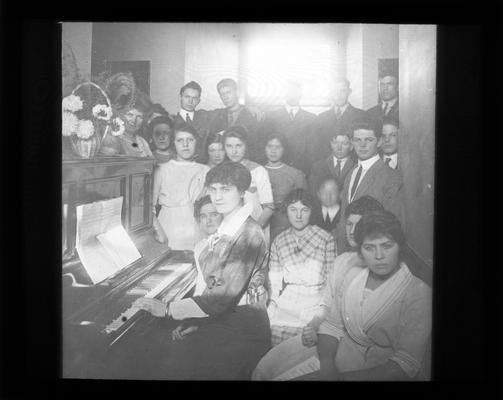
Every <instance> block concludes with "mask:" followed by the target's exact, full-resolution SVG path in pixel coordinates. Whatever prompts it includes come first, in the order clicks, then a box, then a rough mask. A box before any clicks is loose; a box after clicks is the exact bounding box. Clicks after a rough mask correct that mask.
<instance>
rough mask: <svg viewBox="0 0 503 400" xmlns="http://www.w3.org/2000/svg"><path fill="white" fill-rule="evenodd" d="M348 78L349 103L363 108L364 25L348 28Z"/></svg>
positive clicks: (350, 25)
mask: <svg viewBox="0 0 503 400" xmlns="http://www.w3.org/2000/svg"><path fill="white" fill-rule="evenodd" d="M346 78H347V79H348V80H349V82H350V83H351V96H350V97H349V102H350V103H351V104H352V105H353V106H355V107H357V108H361V107H362V104H363V89H362V85H363V25H362V24H349V25H347V26H346Z"/></svg>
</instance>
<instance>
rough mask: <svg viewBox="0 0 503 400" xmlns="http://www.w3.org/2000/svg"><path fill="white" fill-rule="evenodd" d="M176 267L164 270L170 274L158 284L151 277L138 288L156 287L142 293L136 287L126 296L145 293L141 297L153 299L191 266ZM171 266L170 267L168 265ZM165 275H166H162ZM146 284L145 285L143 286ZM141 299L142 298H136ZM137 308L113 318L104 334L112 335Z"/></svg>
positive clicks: (179, 265)
mask: <svg viewBox="0 0 503 400" xmlns="http://www.w3.org/2000/svg"><path fill="white" fill-rule="evenodd" d="M173 265H175V266H177V267H178V268H165V269H164V270H169V271H170V273H169V274H167V276H165V277H164V278H163V279H162V280H161V281H160V282H159V279H158V278H157V279H155V278H154V276H153V275H150V276H148V277H147V278H146V279H144V280H143V281H142V282H141V283H140V285H139V286H143V287H144V286H147V287H152V286H153V285H154V284H155V283H156V282H158V284H157V285H156V286H153V288H152V289H151V290H147V291H144V290H142V289H140V290H138V286H136V287H134V288H131V289H130V290H129V291H128V292H127V293H128V294H136V293H141V294H143V293H146V294H144V296H143V297H146V298H154V297H155V296H157V295H158V294H159V293H161V292H162V291H163V289H165V288H166V287H167V286H168V285H169V284H170V283H172V282H174V281H175V280H176V279H177V278H178V277H179V276H180V275H181V274H183V273H185V272H186V271H187V269H188V267H192V265H191V264H187V263H185V264H173ZM181 265H184V266H185V268H182V267H181ZM170 266H171V265H170ZM163 275H166V274H163ZM145 284H146V285H145ZM139 297H142V296H138V298H139ZM139 310H140V309H139V308H136V307H132V306H131V307H129V308H127V309H126V310H125V311H123V312H122V313H121V314H120V315H119V316H118V317H117V318H115V319H114V320H113V321H112V322H111V323H109V324H108V325H106V327H105V329H104V330H105V332H106V333H108V334H109V333H112V332H114V331H116V330H117V329H119V328H120V327H121V326H122V325H124V324H125V323H126V322H127V321H128V320H129V319H130V318H132V317H133V316H134V315H136V314H137V312H138V311H139Z"/></svg>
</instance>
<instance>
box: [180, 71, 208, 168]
mask: <svg viewBox="0 0 503 400" xmlns="http://www.w3.org/2000/svg"><path fill="white" fill-rule="evenodd" d="M201 93H202V88H201V86H200V85H199V83H197V82H195V81H190V82H189V83H187V84H185V85H183V86H182V87H181V89H180V110H179V111H178V112H177V113H176V115H174V116H173V122H174V123H175V125H177V124H180V123H182V122H186V123H188V124H190V125H192V126H193V127H194V128H195V129H196V131H197V133H198V135H199V140H198V141H197V147H196V160H197V161H201V162H202V161H204V154H205V151H204V142H205V139H206V136H208V133H209V132H210V131H211V121H212V120H213V118H214V117H215V113H214V112H212V111H207V110H196V107H197V106H198V104H199V102H200V101H201Z"/></svg>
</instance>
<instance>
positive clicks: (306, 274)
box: [268, 225, 335, 346]
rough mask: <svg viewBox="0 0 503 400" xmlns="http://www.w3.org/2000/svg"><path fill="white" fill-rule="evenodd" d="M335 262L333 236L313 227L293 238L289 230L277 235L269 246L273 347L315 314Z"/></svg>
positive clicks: (291, 231)
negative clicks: (272, 302) (299, 236)
mask: <svg viewBox="0 0 503 400" xmlns="http://www.w3.org/2000/svg"><path fill="white" fill-rule="evenodd" d="M334 259H335V242H334V239H333V236H332V235H331V234H329V233H328V232H326V231H324V230H323V229H321V228H319V227H318V226H315V225H309V226H308V227H307V228H306V232H305V234H304V236H302V237H301V238H297V236H296V235H295V234H294V233H293V228H289V229H287V230H285V231H283V232H281V233H280V234H279V235H278V236H277V237H276V239H275V240H274V242H273V243H272V245H271V250H270V259H269V279H270V284H271V300H273V301H274V302H275V303H276V304H277V307H275V306H274V305H271V306H270V307H269V310H268V311H269V319H270V321H271V333H272V344H273V346H274V345H276V344H278V343H280V342H282V341H284V340H286V339H288V338H290V337H292V336H295V335H297V334H299V333H301V332H302V328H303V327H304V326H306V325H307V323H308V322H309V321H311V319H312V318H313V316H314V314H315V313H316V311H318V310H319V306H320V302H321V300H322V296H323V290H324V287H325V283H326V280H327V276H328V273H329V269H330V268H331V267H332V266H333V264H334Z"/></svg>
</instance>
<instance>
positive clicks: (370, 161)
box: [358, 154, 380, 170]
mask: <svg viewBox="0 0 503 400" xmlns="http://www.w3.org/2000/svg"><path fill="white" fill-rule="evenodd" d="M379 158H380V157H379V154H376V155H374V156H373V157H370V158H369V159H368V160H365V161H361V160H358V168H360V165H361V167H362V168H363V169H364V170H368V169H369V168H370V167H371V166H372V165H374V163H375V162H376V161H377V160H379Z"/></svg>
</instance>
